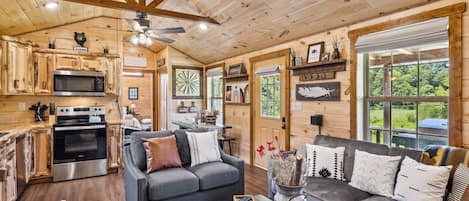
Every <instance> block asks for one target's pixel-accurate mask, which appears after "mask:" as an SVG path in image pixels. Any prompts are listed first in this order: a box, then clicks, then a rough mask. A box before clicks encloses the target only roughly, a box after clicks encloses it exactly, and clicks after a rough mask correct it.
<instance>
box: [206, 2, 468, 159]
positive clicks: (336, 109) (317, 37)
mask: <svg viewBox="0 0 469 201" xmlns="http://www.w3.org/2000/svg"><path fill="white" fill-rule="evenodd" d="M460 2H466V3H469V0H442V1H438V2H435V3H432V4H428V5H425V6H421V7H417V8H414V9H410V10H406V11H402V12H399V13H395V14H392V15H388V16H383V17H379V18H375V19H372V20H368V21H364V22H361V23H358V24H354V25H351V26H346V27H340V28H336V29H333V30H330V31H327V32H323V33H318V34H314V35H311V36H307V37H303V38H299V39H297V40H293V41H290V42H286V43H282V44H279V45H276V46H272V47H269V48H265V49H262V50H258V51H254V52H250V53H246V54H242V55H239V56H235V57H231V58H227V59H224V60H220V61H216V62H213V63H210V64H208V65H212V64H215V63H220V62H225V64H226V68H228V66H230V65H233V64H236V63H240V62H244V63H245V66H246V67H247V68H249V66H250V64H249V58H250V57H254V56H258V55H262V54H266V53H269V52H273V51H277V50H281V49H285V48H291V49H292V50H293V52H294V54H295V55H296V56H301V57H303V62H305V59H306V52H307V48H308V45H309V44H312V43H316V42H321V41H325V51H326V52H332V50H333V48H332V44H331V42H332V40H333V39H334V37H337V38H338V40H339V48H340V52H341V57H342V58H343V59H347V60H350V59H351V58H350V56H351V55H349V52H348V51H349V50H350V45H352V44H350V41H349V39H348V36H347V34H348V32H349V31H350V30H353V29H357V28H360V27H366V26H370V25H373V24H377V23H381V22H386V21H390V20H393V19H398V18H402V17H405V16H409V15H413V14H416V13H421V12H424V11H428V10H433V9H436V8H441V7H445V6H448V5H453V4H456V3H460ZM468 52H469V14H468V12H467V11H466V12H465V13H464V14H463V58H464V60H463V111H464V112H463V114H464V117H463V133H464V134H463V135H464V136H463V143H464V145H465V146H466V147H469V70H468V69H469V53H468ZM248 71H249V70H248ZM328 81H339V82H340V88H341V92H340V96H341V97H340V101H339V102H326V101H321V102H312V101H311V102H310V101H297V100H296V99H295V86H296V84H298V83H300V81H299V79H298V77H297V76H293V77H292V79H291V80H290V82H291V108H292V110H291V113H290V115H291V148H292V149H295V148H298V146H300V145H302V144H304V143H312V142H313V140H314V137H315V136H316V135H317V133H318V130H317V128H316V127H312V126H311V125H310V124H309V117H310V116H311V115H312V114H323V115H324V123H323V124H324V125H323V127H322V128H321V132H322V133H323V134H326V135H331V136H337V137H343V138H350V118H355V117H351V116H350V106H349V105H350V91H349V90H350V86H351V83H350V66H349V65H348V63H347V66H346V71H344V72H338V73H336V78H335V79H334V80H327V82H328ZM316 82H326V81H314V82H301V83H316ZM254 104H255V103H254ZM295 106H300V107H299V108H301V109H300V110H295V109H294V108H295ZM243 107H245V106H234V105H226V114H225V119H226V122H227V125H230V126H233V128H234V129H233V131H232V133H233V134H235V135H238V136H239V137H240V139H241V140H240V141H241V145H243V141H244V140H243V139H244V138H247V139H248V141H247V142H248V143H249V120H247V121H241V120H238V119H236V117H239V116H237V113H236V112H234V113H233V111H238V110H242V109H241V108H243ZM248 108H249V107H248V106H246V112H247V115H251V114H249V109H248ZM243 146H244V145H243ZM236 154H237V155H240V157H241V158H244V159H249V151H246V150H244V151H243V150H241V151H240V150H236Z"/></svg>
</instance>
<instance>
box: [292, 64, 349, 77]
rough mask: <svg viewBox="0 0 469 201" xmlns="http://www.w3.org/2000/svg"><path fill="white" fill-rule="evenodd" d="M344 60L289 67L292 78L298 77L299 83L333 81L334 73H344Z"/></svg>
mask: <svg viewBox="0 0 469 201" xmlns="http://www.w3.org/2000/svg"><path fill="white" fill-rule="evenodd" d="M345 66H346V60H345V59H336V60H332V61H320V62H314V63H309V64H303V65H299V66H292V67H289V68H288V69H289V70H292V71H293V76H300V81H313V80H328V79H335V72H340V71H345Z"/></svg>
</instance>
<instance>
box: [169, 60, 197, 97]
mask: <svg viewBox="0 0 469 201" xmlns="http://www.w3.org/2000/svg"><path fill="white" fill-rule="evenodd" d="M201 78H202V68H199V67H185V66H173V75H172V81H173V86H172V88H173V99H202V97H203V95H202V79H201Z"/></svg>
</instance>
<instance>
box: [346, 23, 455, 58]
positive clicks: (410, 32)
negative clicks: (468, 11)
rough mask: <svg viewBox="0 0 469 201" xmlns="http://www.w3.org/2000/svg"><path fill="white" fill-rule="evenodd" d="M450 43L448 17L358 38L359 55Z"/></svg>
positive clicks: (356, 44) (356, 45)
mask: <svg viewBox="0 0 469 201" xmlns="http://www.w3.org/2000/svg"><path fill="white" fill-rule="evenodd" d="M444 41H448V17H443V18H437V19H433V20H429V21H424V22H420V23H416V24H411V25H406V26H402V27H397V28H393V29H389V30H386V31H380V32H376V33H372V34H368V35H363V36H360V37H358V39H357V42H356V43H355V47H356V49H357V52H358V53H365V52H371V51H382V50H391V49H398V48H405V47H412V46H417V45H424V44H428V43H434V42H444Z"/></svg>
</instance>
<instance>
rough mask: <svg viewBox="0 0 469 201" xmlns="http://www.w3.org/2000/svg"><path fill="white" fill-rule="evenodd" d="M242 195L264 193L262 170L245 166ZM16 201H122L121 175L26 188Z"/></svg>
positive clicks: (123, 194)
mask: <svg viewBox="0 0 469 201" xmlns="http://www.w3.org/2000/svg"><path fill="white" fill-rule="evenodd" d="M244 178H245V193H246V194H252V195H256V194H262V195H266V193H267V175H266V172H265V170H262V169H259V168H256V167H251V166H246V167H245V174H244ZM19 200H20V201H65V200H66V201H124V200H125V192H124V178H123V175H122V174H111V175H108V176H104V177H94V178H88V179H79V180H73V181H67V182H59V183H43V184H34V185H30V186H29V187H28V189H27V190H26V191H25V192H24V194H23V195H22V196H21V198H20V199H19Z"/></svg>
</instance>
